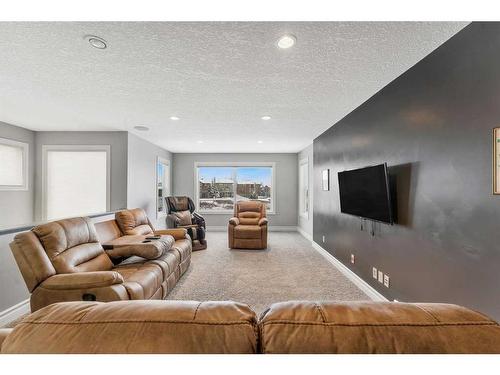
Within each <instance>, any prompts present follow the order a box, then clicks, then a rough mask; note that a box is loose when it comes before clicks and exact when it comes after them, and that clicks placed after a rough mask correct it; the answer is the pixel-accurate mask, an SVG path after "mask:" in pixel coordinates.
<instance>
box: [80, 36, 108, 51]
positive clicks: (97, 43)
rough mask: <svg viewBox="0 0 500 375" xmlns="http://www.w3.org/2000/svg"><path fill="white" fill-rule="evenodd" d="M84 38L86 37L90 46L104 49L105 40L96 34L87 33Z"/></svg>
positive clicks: (105, 45)
mask: <svg viewBox="0 0 500 375" xmlns="http://www.w3.org/2000/svg"><path fill="white" fill-rule="evenodd" d="M85 39H87V41H88V42H89V43H90V45H91V46H92V47H94V48H97V49H106V47H107V46H108V45H107V43H106V41H105V40H104V39H102V38H99V37H98V36H94V35H87V36H86V37H85Z"/></svg>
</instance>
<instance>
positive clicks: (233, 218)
mask: <svg viewBox="0 0 500 375" xmlns="http://www.w3.org/2000/svg"><path fill="white" fill-rule="evenodd" d="M229 224H231V225H240V220H239V219H238V218H237V217H232V218H231V219H229Z"/></svg>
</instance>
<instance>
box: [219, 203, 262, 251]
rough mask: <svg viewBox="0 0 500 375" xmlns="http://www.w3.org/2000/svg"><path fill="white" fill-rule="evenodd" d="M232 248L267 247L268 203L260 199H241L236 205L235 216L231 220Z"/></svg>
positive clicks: (257, 248) (230, 236)
mask: <svg viewBox="0 0 500 375" xmlns="http://www.w3.org/2000/svg"><path fill="white" fill-rule="evenodd" d="M228 239H229V248H230V249H256V250H261V249H265V248H267V218H266V204H265V203H262V202H258V201H241V202H237V203H236V204H235V205H234V217H232V218H231V219H230V220H229V224H228Z"/></svg>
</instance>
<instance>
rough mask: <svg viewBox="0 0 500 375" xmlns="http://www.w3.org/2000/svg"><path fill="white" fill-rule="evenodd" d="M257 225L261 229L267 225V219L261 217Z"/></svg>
mask: <svg viewBox="0 0 500 375" xmlns="http://www.w3.org/2000/svg"><path fill="white" fill-rule="evenodd" d="M259 225H260V226H261V227H262V226H264V225H267V218H266V217H263V218H262V219H260V220H259Z"/></svg>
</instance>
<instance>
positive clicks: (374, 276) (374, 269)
mask: <svg viewBox="0 0 500 375" xmlns="http://www.w3.org/2000/svg"><path fill="white" fill-rule="evenodd" d="M372 276H373V278H374V279H376V278H377V269H376V268H375V267H372Z"/></svg>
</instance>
